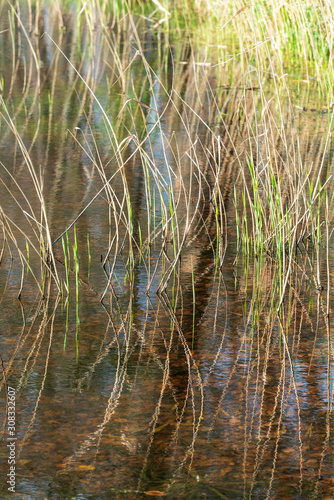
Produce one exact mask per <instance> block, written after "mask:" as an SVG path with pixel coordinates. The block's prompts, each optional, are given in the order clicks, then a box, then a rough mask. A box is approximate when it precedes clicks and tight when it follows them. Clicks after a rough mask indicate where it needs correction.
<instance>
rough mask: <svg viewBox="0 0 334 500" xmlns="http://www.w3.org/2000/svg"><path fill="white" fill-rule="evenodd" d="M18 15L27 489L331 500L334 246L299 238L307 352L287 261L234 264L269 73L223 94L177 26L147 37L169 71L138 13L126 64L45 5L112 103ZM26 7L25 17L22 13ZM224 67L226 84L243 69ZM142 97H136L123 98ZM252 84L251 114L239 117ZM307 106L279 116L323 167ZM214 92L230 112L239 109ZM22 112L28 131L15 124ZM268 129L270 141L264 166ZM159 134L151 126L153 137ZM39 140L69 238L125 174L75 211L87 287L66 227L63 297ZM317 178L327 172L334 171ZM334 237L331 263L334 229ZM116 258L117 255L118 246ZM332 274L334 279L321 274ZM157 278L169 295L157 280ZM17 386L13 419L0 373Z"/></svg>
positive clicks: (17, 176)
mask: <svg viewBox="0 0 334 500" xmlns="http://www.w3.org/2000/svg"><path fill="white" fill-rule="evenodd" d="M2 13H3V14H2V16H1V29H0V31H3V30H9V31H6V32H3V33H2V34H1V35H0V43H1V51H0V52H1V54H2V60H1V76H2V78H3V81H4V83H3V87H4V91H3V96H4V102H5V103H6V106H7V109H8V113H7V112H6V111H5V110H4V107H2V113H3V114H2V121H1V143H0V159H1V162H2V164H3V165H4V166H5V167H6V169H7V170H4V169H2V170H1V179H2V181H3V182H2V185H1V188H0V189H1V200H2V201H1V206H2V212H3V213H4V217H3V218H2V227H3V237H2V240H1V242H2V244H3V253H2V262H1V267H0V284H1V297H0V308H1V311H0V318H1V331H2V335H1V340H0V342H1V349H0V353H1V357H2V362H3V367H4V368H5V370H6V382H7V384H8V385H9V386H10V387H13V388H15V405H16V406H15V416H16V425H15V436H16V437H17V441H16V445H15V452H16V456H15V460H16V464H15V467H16V469H15V471H16V479H15V480H16V495H15V496H16V497H18V498H32V499H42V498H43V499H44V498H52V499H58V498H59V499H63V498H77V499H89V498H101V499H103V498H106V499H107V498H134V497H135V496H138V497H139V498H141V497H143V498H145V497H146V496H148V497H150V496H152V497H156V498H157V497H159V496H166V497H167V498H229V499H238V498H246V497H247V498H249V497H250V498H259V499H260V498H294V499H297V498H331V497H332V496H333V495H334V483H333V473H332V472H333V464H334V462H333V440H332V432H333V430H332V429H333V373H332V370H333V368H332V364H333V335H332V330H331V315H330V316H329V319H328V318H327V296H326V292H327V282H328V279H329V280H330V283H329V289H330V302H329V308H330V309H331V308H332V307H333V305H332V298H331V290H332V274H331V272H330V273H329V275H328V273H327V266H326V245H325V244H322V246H321V250H320V253H319V254H318V256H317V255H316V252H315V247H314V245H313V243H312V238H311V241H309V240H307V239H306V238H305V240H304V243H303V244H300V250H299V251H298V252H299V253H298V255H297V257H296V259H297V261H298V266H296V269H295V271H294V272H293V274H292V275H291V279H290V280H289V287H288V292H287V296H286V300H285V302H284V306H283V309H282V310H283V313H282V314H283V316H282V321H283V324H284V331H285V333H286V335H287V343H288V346H289V353H288V352H287V349H286V346H285V344H284V339H283V337H282V333H281V328H280V325H279V321H278V319H277V317H276V316H275V315H272V314H271V311H272V309H273V307H272V306H273V302H272V300H273V292H272V291H273V289H274V288H275V286H277V285H276V283H277V282H278V281H279V280H278V277H277V273H278V272H279V271H278V269H279V268H278V264H277V262H275V260H274V259H272V260H270V259H268V261H267V262H266V264H265V265H264V267H261V265H260V264H257V261H256V259H255V260H252V259H251V260H250V262H249V264H247V260H245V257H243V258H242V257H241V256H240V258H239V260H238V261H237V262H235V258H236V253H237V237H236V224H235V206H234V198H233V197H234V193H233V186H234V185H236V186H238V189H239V190H240V175H239V172H240V165H241V163H242V162H244V161H245V147H246V148H247V147H248V145H246V146H245V135H243V134H244V132H245V131H247V130H248V129H247V123H248V120H250V119H251V118H252V117H253V118H254V117H255V116H256V113H257V109H258V106H259V101H260V95H259V94H258V93H257V91H256V90H255V91H254V93H253V94H252V95H251V96H250V98H249V99H248V95H247V96H246V97H244V96H243V95H242V92H238V91H237V90H232V91H231V93H229V92H230V91H229V92H228V91H226V90H224V87H222V89H223V90H219V88H220V86H218V83H217V82H218V80H217V78H218V77H217V74H216V73H213V74H211V73H209V70H206V69H205V67H204V69H203V67H195V66H192V64H191V56H190V53H189V51H188V48H187V47H186V46H184V45H182V43H181V42H180V41H177V40H175V41H173V45H172V50H173V56H174V59H175V63H174V73H173V77H172V67H173V66H172V61H171V59H170V57H169V56H168V50H169V49H168V47H167V46H164V45H163V43H162V42H163V40H164V36H163V35H162V34H161V35H152V33H151V32H149V31H148V32H144V30H143V34H142V35H140V36H141V38H140V41H141V44H142V47H143V50H144V54H145V57H146V61H148V63H149V64H150V66H151V68H153V70H154V71H153V70H152V71H148V70H147V68H145V65H144V63H143V61H142V59H141V56H138V55H137V56H136V51H135V48H136V47H138V46H139V44H138V41H136V39H135V35H134V34H133V33H132V34H131V29H130V28H127V31H122V27H119V29H117V30H116V31H115V32H114V34H109V35H108V37H110V38H108V40H110V41H111V42H110V43H112V47H113V48H114V49H117V57H118V58H119V59H117V60H116V58H115V52H112V50H108V49H107V48H106V46H105V45H103V43H102V41H103V34H102V32H101V31H100V30H99V29H97V30H96V31H95V32H94V33H93V38H92V39H91V40H92V41H91V42H90V43H91V44H90V45H89V43H88V41H89V39H90V38H89V34H88V31H87V30H85V29H83V31H81V35H82V38H81V40H79V41H78V29H77V27H76V22H75V19H76V16H75V13H74V12H72V11H71V10H70V11H69V12H68V13H67V14H66V15H65V16H64V21H65V24H66V27H67V29H66V32H64V33H60V34H59V33H58V31H57V30H58V23H59V18H58V17H57V10H56V8H55V7H54V9H50V10H47V9H46V10H45V11H43V12H42V13H41V19H43V23H44V29H45V30H47V31H48V32H49V33H50V35H52V36H53V38H54V39H55V40H57V43H58V44H59V45H60V46H61V49H62V51H63V52H64V54H66V56H67V57H69V58H70V60H71V62H72V64H73V66H74V67H75V68H78V69H79V71H80V74H81V75H82V76H83V77H84V78H85V79H86V81H87V82H88V84H89V86H90V87H91V88H92V89H93V90H94V93H95V95H96V96H97V98H98V100H99V103H100V105H101V106H100V105H99V104H97V102H96V101H95V100H94V98H93V97H92V95H91V93H90V91H89V89H88V88H87V86H85V85H84V84H83V83H82V82H80V79H79V78H78V75H77V74H76V72H75V70H74V69H73V67H72V66H71V65H70V64H69V63H68V62H67V61H66V60H65V58H64V57H63V55H62V54H61V53H60V52H59V50H58V49H57V47H56V46H55V45H54V44H53V42H52V41H51V40H50V38H48V37H47V36H46V35H45V36H44V37H43V38H39V37H36V36H35V35H34V34H33V33H32V34H31V35H29V34H28V38H29V40H31V43H32V44H33V47H34V48H35V50H36V54H37V60H38V61H39V62H38V66H39V67H40V71H39V72H37V71H36V60H35V59H34V57H32V55H31V49H30V47H29V44H28V42H27V37H26V35H25V34H24V32H23V30H22V29H20V28H19V27H18V26H17V23H16V25H15V26H16V31H15V33H13V34H12V35H11V33H12V32H11V31H10V30H11V29H12V28H10V24H9V21H10V18H8V17H7V14H6V8H5V7H4V6H2ZM21 16H22V19H23V20H24V22H25V23H28V20H27V19H28V18H27V13H26V12H25V9H24V8H22V13H21ZM26 26H28V24H26ZM11 36H12V38H13V40H15V43H14V45H13V44H12V42H11ZM159 36H160V37H161V39H160V40H159ZM131 37H132V38H131ZM86 42H87V46H86V45H85V43H86ZM79 46H80V47H81V49H80V50H79V49H78V47H79ZM80 51H82V53H83V58H82V59H81V56H80ZM13 52H14V55H13ZM12 60H13V61H14V63H15V64H12V63H11V61H12ZM82 61H83V62H82ZM115 61H116V62H115ZM179 61H181V62H189V64H188V65H185V64H178V62H179ZM130 63H131V65H130V66H129V64H130ZM128 66H129V67H128ZM9 68H11V69H10V70H9ZM120 68H123V70H124V71H121V70H120ZM237 69H238V68H237V67H236V68H235V70H236V71H237ZM119 74H121V78H120V80H118V76H119ZM224 75H225V76H224ZM220 78H222V79H223V80H222V81H219V83H220V84H221V85H225V87H226V88H227V85H228V84H229V82H230V74H229V72H228V71H227V72H226V74H225V73H224V72H223V73H222V75H221V76H220ZM224 78H226V80H224ZM38 79H40V82H41V84H40V85H41V86H40V88H38V86H37V85H38ZM75 82H76V83H75ZM111 82H113V83H114V85H113V86H112V85H111ZM115 82H116V83H115ZM172 88H173V91H172ZM212 89H214V93H215V95H216V98H217V100H219V99H220V102H219V103H218V105H214V104H213V101H212V92H211V90H212ZM270 91H271V87H270V82H269V83H268V92H269V93H270ZM120 94H121V95H120ZM124 96H129V97H132V98H133V99H135V100H132V101H129V102H128V103H127V104H126V100H127V99H128V97H124ZM303 99H304V101H305V103H307V102H308V101H307V99H310V97H307V95H306V93H305V94H303V93H302V95H301V97H300V100H301V101H302V100H303ZM169 100H170V101H169ZM137 101H140V103H141V104H138V102H137ZM242 101H243V103H244V106H246V107H247V106H249V110H250V116H249V115H248V116H247V114H241V116H238V113H237V112H236V110H237V109H238V106H240V102H242ZM298 102H299V101H298ZM168 103H169V104H168ZM167 105H168V106H167ZM166 106H167V108H166V110H165V107H166ZM311 106H312V107H311ZM311 106H309V107H308V104H307V106H306V107H308V110H307V111H303V110H300V109H299V108H298V110H297V111H295V115H294V117H293V118H292V117H291V105H287V107H286V109H285V111H284V114H283V116H284V122H285V124H287V126H289V124H290V123H292V122H293V123H297V126H296V128H297V129H298V131H299V134H300V138H301V139H300V151H301V156H302V161H303V162H305V164H307V165H311V164H313V171H312V176H313V175H314V176H315V177H312V178H315V179H316V176H317V172H318V171H319V169H320V168H321V166H322V165H323V164H324V163H325V164H326V165H328V169H329V171H331V168H332V163H331V144H329V145H327V148H325V141H326V134H327V130H328V124H329V120H330V119H331V114H330V113H328V114H322V113H320V112H318V111H317V110H316V111H310V110H309V109H316V106H315V105H314V108H313V104H312V105H311ZM217 107H218V108H219V107H223V111H224V115H223V116H224V117H225V118H224V120H225V125H224V126H223V125H222V124H221V122H220V121H219V119H217ZM124 109H125V110H126V112H124ZM319 109H320V107H319ZM157 116H161V119H160V121H158V118H157ZM9 117H11V118H12V123H13V125H12V128H15V129H16V130H17V133H16V137H14V134H13V133H12V132H11V131H10V130H9V125H8V123H6V121H5V119H7V122H8V120H9ZM106 120H110V123H111V124H112V127H113V130H114V131H115V138H114V137H111V132H110V127H108V126H106ZM207 124H209V125H210V127H212V128H213V130H214V131H215V135H214V136H213V135H212V134H211V133H210V130H209V128H208V126H207ZM260 129H261V126H260V125H258V129H257V133H258V136H259V139H258V142H257V144H258V146H257V150H256V154H257V159H258V162H259V163H260V162H263V164H264V161H265V146H264V145H263V144H264V143H263V144H262V145H261V139H260V137H261V130H260ZM293 130H296V129H293ZM108 134H109V136H108ZM147 134H150V138H149V139H147V140H146V141H145V143H143V145H142V147H141V148H140V149H138V143H140V141H142V140H143V139H144V138H145V136H146V135H147ZM277 134H278V135H277V141H278V142H277V149H278V150H280V148H282V149H281V158H282V161H283V162H285V163H284V164H285V165H286V164H287V163H288V162H289V161H292V158H293V157H294V158H296V157H297V156H298V154H297V153H296V152H295V151H294V149H293V148H294V147H295V142H294V136H293V135H292V136H291V137H289V141H290V142H288V147H289V148H290V149H284V143H283V146H282V143H281V142H280V139H279V137H280V135H279V133H277ZM18 135H19V136H20V138H19V139H18ZM126 138H129V140H128V142H127V144H125V142H124V143H123V146H124V150H123V151H122V158H123V161H125V162H126V163H125V166H124V167H123V168H122V169H120V170H119V164H120V163H119V161H120V160H119V158H117V154H115V150H116V148H117V144H116V141H117V143H118V145H120V144H121V143H122V141H123V140H125V141H126ZM21 140H22V145H23V144H24V145H25V147H26V148H27V150H28V152H29V158H31V163H32V165H33V166H34V167H33V168H34V172H36V175H37V178H38V179H42V184H43V195H44V197H45V200H46V213H47V217H48V224H49V228H50V234H51V240H52V241H55V240H56V238H57V237H58V236H59V235H60V234H61V233H62V232H63V231H64V230H65V229H66V227H68V226H69V225H70V224H71V223H72V222H73V221H74V219H75V218H76V217H77V216H78V215H79V213H80V212H81V211H82V210H83V209H84V208H85V207H86V206H87V204H88V203H89V201H90V200H92V199H93V198H94V196H95V195H96V193H98V192H99V191H100V190H101V187H102V186H103V179H109V178H110V177H111V176H112V175H114V174H115V175H114V177H113V179H112V182H111V183H110V186H111V189H110V190H107V189H106V190H103V191H102V193H101V195H100V196H98V197H97V198H96V200H95V201H94V202H93V203H92V204H91V205H90V206H89V208H88V209H87V210H86V211H85V212H84V214H83V215H82V216H81V217H80V218H79V220H78V221H77V223H76V225H75V227H76V238H77V249H78V254H79V257H80V258H79V279H80V283H79V285H78V289H79V295H78V298H77V296H76V276H75V255H74V251H73V247H74V246H75V237H74V230H73V228H71V229H69V231H68V238H69V240H68V244H67V242H66V238H65V239H64V245H65V247H64V248H65V253H66V258H67V259H70V268H71V271H70V273H69V278H68V281H67V277H66V269H65V266H64V264H65V256H64V251H63V246H62V242H61V240H59V241H58V242H57V243H55V244H54V246H53V251H54V256H55V259H56V260H55V263H56V269H57V272H58V275H59V283H62V291H63V293H62V294H58V291H57V286H56V279H55V278H50V275H49V274H48V273H46V272H45V267H43V266H41V260H40V255H41V251H43V248H40V244H41V240H40V232H39V231H40V224H39V222H40V221H41V223H42V224H43V225H45V219H44V218H41V204H40V200H39V199H38V196H37V194H36V188H35V186H34V183H33V178H32V175H31V174H29V172H28V170H27V163H29V161H28V162H27V161H26V162H25V161H24V154H26V157H27V153H26V151H25V152H24V154H23V153H22V149H21V150H20V147H19V143H20V141H21ZM220 141H221V142H220ZM219 144H220V146H219ZM222 145H223V146H222ZM22 147H23V146H22ZM219 147H220V148H221V149H219ZM324 152H325V154H324ZM134 153H135V154H134ZM217 165H219V168H220V169H221V170H220V172H219V173H217V171H215V169H216V168H218V167H217ZM147 172H149V174H147ZM283 172H284V169H283ZM282 175H283V179H284V174H282ZM246 176H248V177H247V179H248V182H250V176H249V173H248V174H247V173H246ZM310 178H311V177H310ZM216 179H217V182H218V183H219V184H220V189H221V203H223V204H224V214H225V215H224V218H223V219H222V220H220V221H219V224H220V229H221V232H220V241H219V242H218V243H217V220H216V217H215V209H214V208H213V201H212V200H213V197H212V194H213V186H214V184H215V181H216ZM321 179H322V183H324V182H325V179H326V172H323V173H322V176H321ZM15 181H16V182H15ZM125 185H126V186H127V187H128V194H129V198H130V201H131V210H132V213H131V218H129V208H128V207H129V205H127V203H128V199H127V197H126V196H127V195H126V190H125V187H124V186H125ZM159 186H162V188H161V191H160V192H159ZM20 188H21V190H20ZM239 192H240V193H241V191H239ZM171 196H173V197H174V198H173V199H172V198H171ZM240 196H241V195H240ZM240 200H241V198H239V209H240ZM171 206H172V207H173V209H171V208H170V207H171ZM23 210H25V212H26V213H28V214H29V216H28V217H27V218H26V217H25V216H24V212H23ZM6 217H7V218H6ZM168 219H169V223H168V224H167V225H166V226H165V227H166V229H165V230H164V231H162V227H163V226H164V224H165V223H166V221H167V220H168ZM129 220H130V221H131V224H132V226H131V227H130V226H129ZM171 221H173V223H172V222H171ZM173 227H174V229H173ZM330 230H331V228H330ZM131 231H132V234H133V239H132V240H131V239H129V232H131ZM173 232H174V234H173ZM43 234H44V235H45V233H43ZM87 235H88V238H89V239H87ZM183 237H185V243H184V245H182V244H181V243H182V240H183ZM26 241H28V248H29V251H28V250H27V245H26ZM134 242H135V243H134ZM141 242H142V243H141ZM145 242H146V243H145ZM131 245H132V250H133V256H132V257H131V259H130V260H129V256H131ZM33 246H35V248H36V250H35V251H34V249H33ZM181 247H182V249H181V250H180V255H178V257H180V258H178V259H177V263H176V266H175V269H173V268H172V267H171V263H172V262H173V259H174V256H175V253H177V252H178V249H180V248H181ZM328 248H329V257H328V258H329V264H330V265H329V269H330V270H331V269H332V261H333V243H332V240H330V241H329V245H328ZM18 249H20V250H21V253H20V252H19V251H18ZM107 255H108V258H107V259H106V260H105V270H104V269H103V266H102V263H101V260H102V261H104V259H105V258H106V256H107ZM22 261H23V266H22V264H21V262H22ZM257 266H258V267H257ZM28 267H29V269H28ZM110 269H113V274H112V276H111V278H110V282H109V286H108V274H109V272H110ZM51 270H52V272H53V273H54V272H55V271H54V268H52V269H51ZM33 273H34V275H35V278H34V275H33ZM106 273H107V274H106ZM167 277H169V279H168V280H167ZM259 277H260V279H259ZM318 278H320V283H321V285H322V286H324V290H323V291H317V290H316V284H315V280H316V279H318ZM22 280H23V286H22V287H21V283H22ZM259 283H260V284H261V286H259ZM67 286H68V292H67V291H66V287H67ZM159 287H160V290H163V293H162V294H157V293H156V292H157V290H159ZM20 290H21V292H20ZM19 292H20V300H18V299H17V296H18V294H19ZM102 295H104V300H103V303H101V302H100V299H101V296H102ZM289 297H290V298H289ZM276 305H277V304H276ZM291 364H292V366H291ZM292 367H293V377H292ZM296 393H297V394H298V398H296ZM1 396H2V405H1V413H2V417H3V420H2V421H3V422H5V414H6V387H5V384H4V380H2V385H1ZM3 429H4V434H3V440H2V447H1V462H0V463H1V472H2V478H3V480H2V481H1V493H0V495H1V498H10V496H11V495H12V493H11V492H9V491H8V484H6V481H5V480H4V478H5V477H6V474H8V471H9V464H8V448H7V447H6V444H7V442H8V439H7V438H8V437H9V436H8V426H6V425H5V424H4V426H3Z"/></svg>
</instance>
